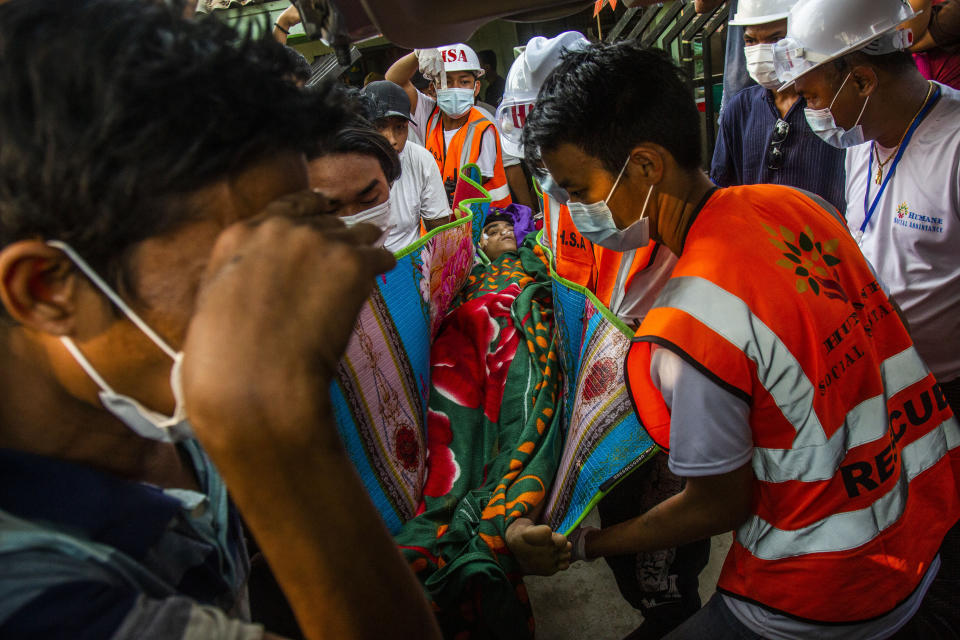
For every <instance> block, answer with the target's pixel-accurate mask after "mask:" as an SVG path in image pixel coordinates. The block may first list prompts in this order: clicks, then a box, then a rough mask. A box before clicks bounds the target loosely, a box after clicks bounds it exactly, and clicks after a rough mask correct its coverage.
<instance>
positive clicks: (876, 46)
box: [774, 0, 918, 89]
mask: <svg viewBox="0 0 960 640" xmlns="http://www.w3.org/2000/svg"><path fill="white" fill-rule="evenodd" d="M917 15H918V14H917V13H915V12H914V11H913V9H912V8H911V7H910V5H909V4H907V2H906V0H843V1H842V2H840V1H838V0H800V1H799V2H797V4H795V5H794V7H793V9H791V10H790V15H789V17H788V18H787V37H786V38H784V39H783V40H781V41H780V42H778V43H777V44H776V45H775V46H774V64H775V66H776V71H777V77H778V78H779V79H780V81H781V82H783V83H785V84H784V86H783V87H781V89H784V88H786V87H788V86H790V85H792V84H793V82H794V81H795V80H796V79H797V78H799V77H800V76H802V75H804V74H805V73H807V72H808V71H810V70H811V69H814V68H816V67H819V66H820V65H822V64H824V63H825V62H830V61H831V60H836V59H837V58H841V57H843V56H845V55H847V54H848V53H852V52H854V51H857V50H862V51H863V52H864V53H868V54H870V55H883V54H886V53H893V52H894V51H902V50H904V49H907V48H909V47H910V45H911V44H913V34H912V33H911V32H910V30H909V29H902V30H898V29H897V27H898V26H900V25H901V24H903V23H904V22H905V21H907V20H910V19H911V18H913V17H915V16H917Z"/></svg>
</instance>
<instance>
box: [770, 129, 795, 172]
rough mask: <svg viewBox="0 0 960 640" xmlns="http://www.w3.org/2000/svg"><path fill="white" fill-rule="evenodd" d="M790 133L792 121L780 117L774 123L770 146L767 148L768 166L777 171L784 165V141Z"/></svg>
mask: <svg viewBox="0 0 960 640" xmlns="http://www.w3.org/2000/svg"><path fill="white" fill-rule="evenodd" d="M789 134H790V123H789V122H787V121H786V120H784V119H783V118H778V119H777V123H776V124H775V125H773V133H772V134H771V135H770V147H769V148H768V149H767V168H768V169H770V170H771V171H776V170H777V169H779V168H780V167H782V166H783V149H781V146H783V143H784V142H785V141H786V139H787V136H788V135H789Z"/></svg>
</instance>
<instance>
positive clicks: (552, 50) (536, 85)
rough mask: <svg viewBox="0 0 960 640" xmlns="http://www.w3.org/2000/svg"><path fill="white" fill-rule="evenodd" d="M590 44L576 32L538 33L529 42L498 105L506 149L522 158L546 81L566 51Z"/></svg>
mask: <svg viewBox="0 0 960 640" xmlns="http://www.w3.org/2000/svg"><path fill="white" fill-rule="evenodd" d="M589 45H590V41H589V40H587V39H586V38H584V37H583V34H581V33H579V32H577V31H565V32H563V33H561V34H560V35H558V36H556V37H554V38H544V37H542V36H537V37H536V38H533V39H531V40H530V42H528V43H527V46H526V47H525V48H524V50H523V51H522V52H520V55H519V56H517V59H516V60H514V62H513V65H512V66H511V67H510V71H508V72H507V78H506V84H505V86H504V89H503V99H502V100H501V101H500V106H499V107H498V108H497V125H498V126H499V127H500V134H501V141H502V143H503V149H504V151H506V152H507V153H509V154H510V155H513V156H517V157H520V158H522V157H523V125H524V123H525V122H526V119H527V114H528V113H530V109H531V108H532V107H533V105H534V103H535V102H536V100H537V93H539V92H540V87H541V86H542V85H543V81H544V80H546V78H547V76H548V75H550V72H551V71H553V70H554V69H556V68H557V67H558V66H559V65H560V56H561V55H562V54H563V52H564V51H578V50H580V49H584V48H586V47H587V46H589Z"/></svg>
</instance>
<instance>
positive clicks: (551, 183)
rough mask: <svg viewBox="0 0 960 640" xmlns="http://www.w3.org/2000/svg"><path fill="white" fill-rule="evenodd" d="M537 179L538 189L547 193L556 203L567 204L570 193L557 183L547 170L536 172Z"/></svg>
mask: <svg viewBox="0 0 960 640" xmlns="http://www.w3.org/2000/svg"><path fill="white" fill-rule="evenodd" d="M537 181H538V182H539V183H540V191H542V192H543V193H546V194H547V195H549V196H550V197H551V198H552V199H553V200H554V202H556V203H557V204H567V203H568V202H570V194H569V193H567V190H566V189H564V188H563V187H561V186H560V185H558V184H557V182H556V180H554V179H553V176H552V175H550V172H549V171H545V172H542V173H539V174H538V179H537Z"/></svg>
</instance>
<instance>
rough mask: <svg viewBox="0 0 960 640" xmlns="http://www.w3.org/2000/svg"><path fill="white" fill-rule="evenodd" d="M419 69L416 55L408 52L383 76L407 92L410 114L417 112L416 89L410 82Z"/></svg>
mask: <svg viewBox="0 0 960 640" xmlns="http://www.w3.org/2000/svg"><path fill="white" fill-rule="evenodd" d="M419 68H420V61H419V60H418V59H417V55H416V54H415V53H413V52H410V53H408V54H407V55H405V56H403V57H402V58H400V59H399V60H397V61H396V62H394V63H393V64H392V65H390V68H389V69H387V72H386V73H385V74H384V77H385V78H386V79H387V80H389V81H390V82H392V83H394V84H398V85H400V86H401V87H403V90H404V91H406V92H407V97H409V98H410V111H411V113H412V112H414V111H416V110H417V89H416V87H414V86H413V83H412V82H411V80H413V75H414V74H415V73H416V72H417V69H419Z"/></svg>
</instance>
